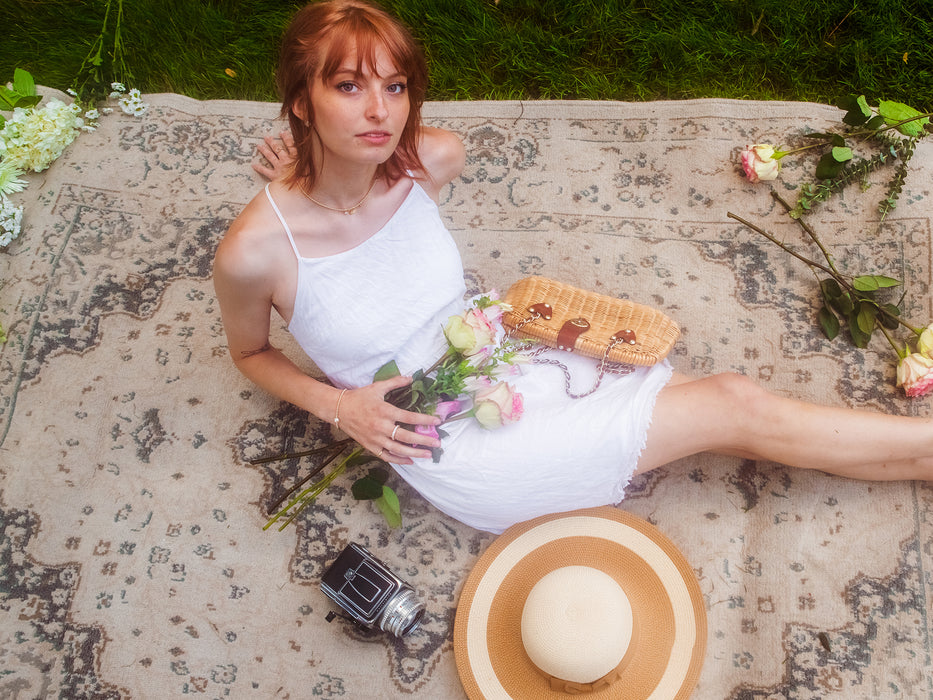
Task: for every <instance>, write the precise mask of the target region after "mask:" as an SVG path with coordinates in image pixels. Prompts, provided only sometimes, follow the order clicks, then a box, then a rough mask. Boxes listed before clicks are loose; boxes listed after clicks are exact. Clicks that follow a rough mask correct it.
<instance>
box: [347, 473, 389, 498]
mask: <svg viewBox="0 0 933 700" xmlns="http://www.w3.org/2000/svg"><path fill="white" fill-rule="evenodd" d="M350 492H351V493H352V494H353V498H355V499H356V500H358V501H375V500H376V499H377V498H382V484H380V483H379V482H378V481H376V480H375V479H373V478H372V476H370V475H368V474H367V475H366V476H363V477H360V478H359V479H357V480H356V481H354V482H353V486H351V487H350Z"/></svg>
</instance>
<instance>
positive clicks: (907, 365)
mask: <svg viewBox="0 0 933 700" xmlns="http://www.w3.org/2000/svg"><path fill="white" fill-rule="evenodd" d="M771 195H772V197H774V199H775V200H777V201H778V202H779V203H780V204H781V205H782V206H783V207H784V208H785V210H787V211H789V210H790V205H789V204H788V203H787V202H786V201H785V200H784V199H783V198H782V197H781V196H780V195H779V194H777V193H776V192H773V191H772V193H771ZM727 216H728V217H729V218H731V219H735V220H736V221H738V222H739V223H741V224H743V225H745V226H747V227H748V228H750V229H752V230H753V231H755V232H757V233H759V234H761V235H762V236H764V237H765V238H767V239H768V240H769V241H771V242H772V243H774V244H775V245H777V246H778V247H780V248H781V249H782V250H784V251H785V252H787V253H789V254H790V255H792V256H793V257H795V258H797V259H798V260H800V261H801V262H803V263H805V264H806V265H807V266H808V267H809V268H810V269H811V270H812V271H813V272H815V273H816V272H822V273H824V274H826V275H828V278H823V279H819V276H818V279H819V285H820V292H821V294H822V297H823V305H822V307H821V308H820V312H819V323H820V327H821V329H822V330H823V333H824V335H826V337H827V338H828V339H829V340H833V339H834V338H835V337H836V336H837V335H838V334H839V330H840V323H839V317H841V318H843V319H844V320H846V321H847V323H848V328H849V335H850V337H851V339H852V342H853V343H854V344H855V345H856V347H860V348H864V347H866V346H867V345H868V341H869V340H870V339H871V336H872V334H873V333H874V331H875V330H879V331H880V332H881V333H882V334H883V335H884V337H885V338H886V339H887V341H888V342H889V343H890V345H891V347H892V348H893V349H894V351H895V353H896V354H897V356H898V367H897V386H899V387H903V388H904V391H905V393H906V394H907V396H910V397H915V396H923V395H925V394H927V393H929V392H930V391H933V364H931V363H933V324H931V325H930V326H927V327H926V328H919V327H917V326H915V325H913V324H912V323H911V322H909V321H908V320H907V319H905V318H903V316H902V315H901V310H900V307H899V306H898V305H895V304H890V303H882V302H880V301H879V300H877V299H876V298H875V294H876V293H877V292H878V291H880V290H883V289H889V288H892V287H896V286H899V285H900V284H901V283H900V281H899V280H896V279H894V278H893V277H887V276H885V275H858V276H848V275H844V274H842V273H841V272H840V271H839V269H838V268H837V267H836V264H835V261H834V260H833V257H832V255H831V254H830V253H829V250H828V249H827V248H826V246H825V245H824V244H823V242H822V241H821V240H820V237H819V236H818V235H817V234H816V232H815V231H814V230H813V228H812V227H810V226H809V225H808V224H807V223H806V222H804V221H802V220H800V219H797V223H798V224H800V226H801V228H803V230H804V231H805V232H806V234H807V236H808V237H809V238H810V240H811V241H813V243H814V244H815V245H816V246H817V247H818V248H819V250H820V253H821V254H822V256H823V259H824V260H825V263H821V262H818V261H816V260H813V259H811V258H808V257H807V256H805V255H803V254H801V253H799V252H798V251H796V250H794V249H793V248H791V247H790V246H788V245H787V244H786V243H784V242H783V241H781V240H779V239H778V238H777V237H775V236H774V235H772V234H771V233H769V232H768V231H766V230H764V229H763V228H761V227H759V226H756V225H755V224H753V223H751V222H749V221H746V220H745V219H743V218H742V217H740V216H737V215H735V214H733V213H732V212H728V213H727ZM900 326H902V327H904V328H906V329H908V330H909V331H910V333H911V334H912V337H913V338H914V339H915V341H916V344H917V352H915V353H911V351H910V341H907V342H905V343H904V344H903V345H899V344H898V342H897V341H896V340H895V339H894V338H893V337H892V335H891V331H893V330H895V329H897V328H898V327H900Z"/></svg>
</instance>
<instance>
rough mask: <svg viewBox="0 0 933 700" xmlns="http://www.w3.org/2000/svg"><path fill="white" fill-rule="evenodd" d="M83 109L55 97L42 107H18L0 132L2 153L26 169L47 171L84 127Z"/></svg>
mask: <svg viewBox="0 0 933 700" xmlns="http://www.w3.org/2000/svg"><path fill="white" fill-rule="evenodd" d="M80 112H81V108H80V107H77V109H75V106H74V105H66V104H65V103H64V102H62V101H61V100H55V99H53V100H50V101H49V103H48V104H47V105H46V106H45V107H43V108H41V109H37V108H35V107H29V108H27V109H22V108H19V107H17V108H16V109H14V110H13V116H12V117H11V118H10V119H8V120H7V122H6V124H5V125H4V127H3V129H2V131H0V156H2V157H3V159H4V161H10V163H11V164H12V166H13V167H16V168H18V169H19V170H22V171H26V170H34V171H35V172H40V171H42V170H45V169H46V168H48V167H49V165H51V163H52V161H54V160H55V159H56V158H58V157H59V156H60V155H61V154H62V152H63V151H64V150H65V148H66V147H67V146H68V145H69V144H70V143H71V142H72V141H74V140H75V137H77V135H78V133H79V130H80V129H81V127H82V126H84V120H83V119H82V118H81V117H80V116H79V114H80Z"/></svg>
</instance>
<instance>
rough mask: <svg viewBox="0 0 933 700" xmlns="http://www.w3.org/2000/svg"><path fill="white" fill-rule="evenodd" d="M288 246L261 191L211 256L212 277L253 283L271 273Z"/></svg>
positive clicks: (234, 222) (231, 225)
mask: <svg viewBox="0 0 933 700" xmlns="http://www.w3.org/2000/svg"><path fill="white" fill-rule="evenodd" d="M283 243H284V244H285V246H287V245H288V243H287V241H286V239H285V234H284V232H283V231H282V228H281V225H280V224H279V222H278V221H277V220H276V218H275V215H274V212H273V210H272V207H271V205H270V204H269V201H268V199H267V197H266V195H265V193H264V192H260V193H259V194H257V195H256V196H255V197H254V198H253V199H252V201H250V202H249V204H247V205H246V207H244V209H243V211H242V212H240V215H239V216H237V218H236V219H234V220H233V223H231V224H230V228H228V229H227V232H226V233H225V234H224V237H223V239H221V241H220V244H219V245H218V246H217V253H216V254H215V256H214V271H215V274H220V275H224V276H228V277H232V278H235V279H237V280H239V281H243V282H250V281H252V282H255V281H258V280H260V279H263V278H268V277H269V276H270V275H272V274H273V272H274V270H275V269H276V267H277V265H279V264H280V260H279V259H278V258H279V257H280V256H281V254H282V253H283V250H285V251H286V252H287V248H286V249H283V245H282V244H283Z"/></svg>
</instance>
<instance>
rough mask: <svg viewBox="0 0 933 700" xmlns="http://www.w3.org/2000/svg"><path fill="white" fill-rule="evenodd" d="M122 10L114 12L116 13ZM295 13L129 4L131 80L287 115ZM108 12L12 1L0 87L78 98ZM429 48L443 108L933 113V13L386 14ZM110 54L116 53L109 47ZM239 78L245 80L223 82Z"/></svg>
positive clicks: (96, 4) (563, 10) (180, 3)
mask: <svg viewBox="0 0 933 700" xmlns="http://www.w3.org/2000/svg"><path fill="white" fill-rule="evenodd" d="M116 1H117V0H113V5H114V6H115V5H116ZM301 4H303V3H300V2H292V1H290V0H279V1H276V0H200V1H198V0H126V2H125V7H124V17H123V26H122V29H123V39H124V42H125V46H126V52H127V56H126V64H127V66H128V67H129V69H130V71H131V72H132V77H131V78H130V79H129V80H128V81H127V82H128V83H129V84H130V86H135V87H139V88H140V89H141V90H142V91H143V92H150V93H151V92H179V93H183V94H186V95H190V96H192V97H196V98H200V99H215V98H232V99H251V100H269V101H274V100H276V95H275V87H274V81H273V73H274V70H275V58H276V50H277V41H278V37H279V36H280V35H281V33H282V30H283V28H284V26H285V25H286V23H287V22H288V18H289V17H290V16H291V14H292V13H293V12H294V11H295V10H296V9H297V8H298V7H300V6H301ZM104 5H105V1H104V0H86V1H84V2H77V1H76V0H3V2H2V3H0V26H3V27H4V28H5V30H4V39H3V44H2V51H0V79H4V80H8V79H9V78H10V77H12V73H13V69H14V68H15V67H17V66H19V67H22V68H25V69H27V70H29V71H30V72H31V73H32V74H33V75H34V76H35V78H36V80H37V82H39V83H42V84H45V85H50V86H53V87H57V88H60V89H64V88H67V87H68V86H69V85H70V84H71V83H72V82H73V79H74V77H75V75H76V74H77V72H78V69H79V68H80V66H81V62H82V59H83V58H84V56H85V55H86V54H87V50H88V47H89V46H90V44H91V43H92V42H93V41H94V39H95V38H96V37H97V35H98V33H99V32H100V25H101V22H102V20H103V16H104ZM385 5H386V6H387V7H388V8H389V9H390V10H391V11H392V12H394V13H395V14H396V15H397V16H399V17H400V18H401V19H402V20H403V21H404V22H405V23H406V24H408V25H409V26H410V27H411V28H412V29H413V31H414V33H415V34H416V35H417V36H418V37H419V38H420V39H421V40H422V42H423V44H424V47H425V50H426V52H427V55H428V60H429V65H430V69H431V77H432V80H431V89H430V92H429V95H428V97H429V99H434V100H465V99H539V98H541V99H543V98H549V99H595V100H603V99H620V100H657V99H685V98H694V97H730V98H750V99H786V100H812V101H817V102H835V101H836V100H837V99H839V98H840V97H842V96H845V95H848V94H852V93H856V94H865V95H866V96H868V97H869V99H870V100H871V101H874V100H876V99H878V98H884V99H891V100H897V101H902V102H907V103H908V104H911V105H912V106H914V107H916V108H918V109H921V110H924V111H927V110H930V109H933V3H931V2H930V1H929V0H805V1H803V0H500V1H499V3H498V4H496V3H495V2H494V0H386V2H385ZM111 41H112V40H111ZM227 69H230V70H232V71H233V72H234V73H235V77H231V76H229V75H228V74H227V73H226V72H225V71H226V70H227Z"/></svg>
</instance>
